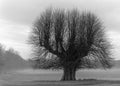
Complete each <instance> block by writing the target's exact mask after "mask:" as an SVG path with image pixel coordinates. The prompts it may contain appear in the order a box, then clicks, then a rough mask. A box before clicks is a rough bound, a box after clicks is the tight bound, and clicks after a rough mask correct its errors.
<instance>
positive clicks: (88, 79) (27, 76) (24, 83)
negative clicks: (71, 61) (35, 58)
mask: <svg viewBox="0 0 120 86" xmlns="http://www.w3.org/2000/svg"><path fill="white" fill-rule="evenodd" d="M61 76H62V72H61V71H55V72H53V71H34V70H19V71H15V72H13V71H12V72H7V73H4V74H2V75H1V76H0V86H120V70H106V71H103V70H82V71H80V72H77V74H76V77H77V79H80V80H78V81H59V80H60V78H61Z"/></svg>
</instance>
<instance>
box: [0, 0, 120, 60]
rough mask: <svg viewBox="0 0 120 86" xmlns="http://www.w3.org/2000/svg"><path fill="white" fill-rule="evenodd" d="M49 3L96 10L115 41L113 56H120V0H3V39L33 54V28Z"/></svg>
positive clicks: (25, 54)
mask: <svg viewBox="0 0 120 86" xmlns="http://www.w3.org/2000/svg"><path fill="white" fill-rule="evenodd" d="M48 7H53V8H65V9H72V8H77V9H79V10H80V11H84V10H88V11H91V12H93V13H95V14H96V15H97V16H98V17H99V18H100V19H101V20H102V22H103V24H104V26H105V29H106V34H107V36H108V38H109V40H110V42H111V43H112V44H113V48H114V50H113V58H115V59H120V0H0V43H2V44H4V45H5V46H6V47H7V48H10V47H11V48H14V49H15V50H17V51H18V52H19V53H20V55H21V56H22V57H23V58H25V59H26V58H29V57H30V52H31V51H30V46H29V45H28V44H27V39H28V35H29V32H30V30H31V27H32V24H33V23H34V21H35V19H36V18H37V17H38V16H39V15H40V13H41V12H42V11H44V10H45V9H46V8H48Z"/></svg>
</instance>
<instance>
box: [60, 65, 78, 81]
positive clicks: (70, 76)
mask: <svg viewBox="0 0 120 86" xmlns="http://www.w3.org/2000/svg"><path fill="white" fill-rule="evenodd" d="M75 73H76V69H75V68H74V67H65V68H64V69H63V76H62V79H61V80H62V81H71V80H76V78H75Z"/></svg>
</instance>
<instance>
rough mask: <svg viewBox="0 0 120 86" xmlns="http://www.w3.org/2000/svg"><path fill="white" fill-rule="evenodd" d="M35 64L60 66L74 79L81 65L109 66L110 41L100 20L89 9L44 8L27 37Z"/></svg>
mask: <svg viewBox="0 0 120 86" xmlns="http://www.w3.org/2000/svg"><path fill="white" fill-rule="evenodd" d="M29 42H30V44H31V45H32V47H33V51H34V58H33V60H34V62H35V64H34V67H36V68H43V69H63V77H62V80H75V73H76V70H78V69H81V68H110V67H111V66H112V65H111V61H112V59H111V57H110V44H109V42H108V41H107V39H106V37H105V31H104V28H103V26H102V23H101V22H100V20H99V19H98V18H97V17H96V16H95V15H94V14H92V13H90V12H83V13H79V12H78V10H72V11H64V10H60V9H56V10H52V9H47V10H46V11H45V12H43V13H42V14H41V15H40V18H38V19H37V21H36V22H35V24H34V26H33V28H32V32H31V36H30V40H29Z"/></svg>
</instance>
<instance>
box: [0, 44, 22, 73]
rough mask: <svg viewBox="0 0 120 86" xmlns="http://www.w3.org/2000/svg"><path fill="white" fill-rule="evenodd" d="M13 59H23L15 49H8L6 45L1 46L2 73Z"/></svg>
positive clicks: (0, 65) (0, 68) (0, 61)
mask: <svg viewBox="0 0 120 86" xmlns="http://www.w3.org/2000/svg"><path fill="white" fill-rule="evenodd" d="M11 57H12V58H13V57H16V58H17V57H21V56H20V55H19V53H18V52H17V51H15V50H14V49H12V48H10V49H6V48H5V46H4V45H2V44H0V72H1V71H2V69H3V68H4V66H5V65H6V64H8V62H9V60H11Z"/></svg>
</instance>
